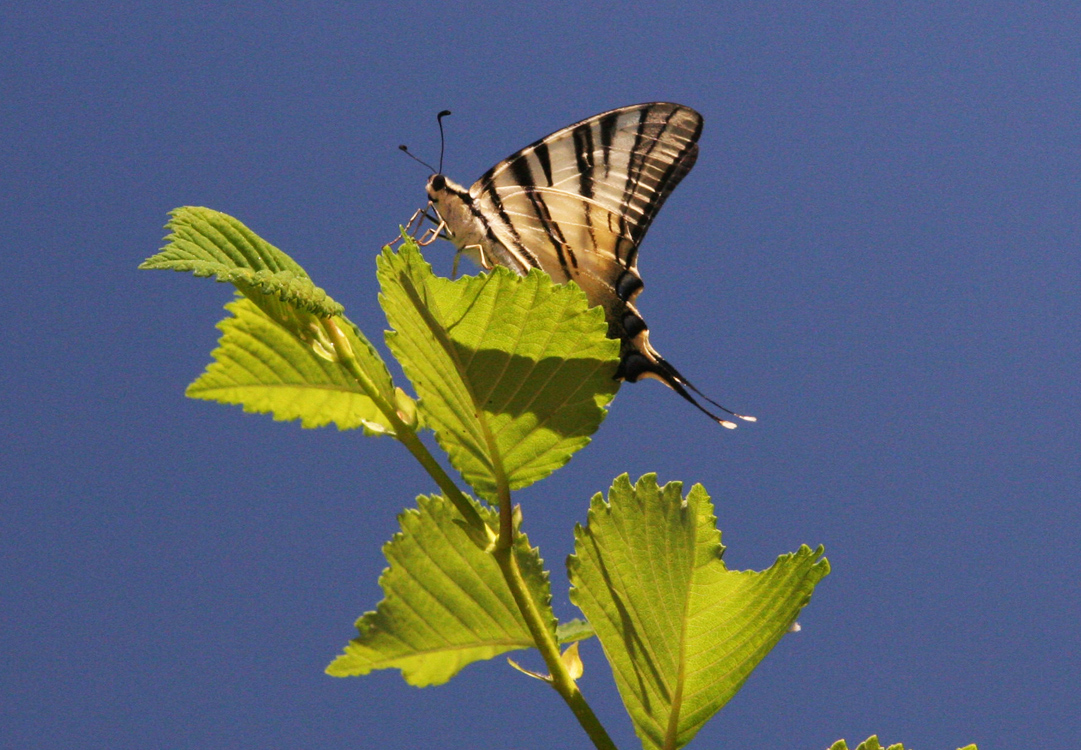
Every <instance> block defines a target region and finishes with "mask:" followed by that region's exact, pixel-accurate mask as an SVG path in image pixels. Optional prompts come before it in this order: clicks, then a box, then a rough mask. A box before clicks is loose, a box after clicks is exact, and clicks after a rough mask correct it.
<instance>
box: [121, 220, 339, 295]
mask: <svg viewBox="0 0 1081 750" xmlns="http://www.w3.org/2000/svg"><path fill="white" fill-rule="evenodd" d="M171 215H172V219H171V220H170V221H169V223H168V224H166V225H165V226H166V228H167V229H169V230H170V234H169V235H168V236H167V237H166V238H165V239H166V240H168V242H169V244H167V245H166V246H165V247H163V248H162V249H161V252H159V253H158V254H157V255H153V256H151V257H150V258H147V259H146V260H145V261H143V263H142V265H140V266H139V268H142V269H154V268H164V269H170V270H173V271H192V272H193V273H194V274H195V275H196V276H215V277H217V280H218V281H228V282H230V283H232V284H234V285H236V287H237V288H238V289H240V291H242V292H244V294H245V295H247V296H249V297H251V298H252V299H253V301H255V302H256V304H259V305H260V306H261V307H262V306H263V304H264V301H263V300H262V299H260V298H261V297H265V296H268V295H273V296H274V297H276V298H277V299H279V300H281V301H282V302H285V303H287V304H288V305H289V306H290V307H294V308H300V309H302V310H307V311H309V312H312V313H315V314H316V315H319V316H322V317H330V316H332V315H341V314H342V312H343V308H342V306H341V305H339V304H338V303H337V302H335V301H334V300H332V299H331V298H330V297H329V296H327V293H326V292H324V291H323V290H322V289H320V288H319V287H317V286H315V284H313V283H312V280H311V278H309V277H308V274H307V273H305V271H304V269H303V268H301V267H300V265H299V264H297V263H296V261H294V260H293V259H292V258H290V257H289V256H288V255H286V254H285V253H283V252H282V251H281V250H279V249H278V248H276V247H274V246H273V245H271V244H270V243H269V242H267V241H266V240H264V239H262V238H261V237H259V236H258V235H257V234H255V232H253V231H251V230H250V229H248V228H247V227H246V226H244V225H243V224H242V223H240V222H239V221H238V220H236V219H234V218H233V217H232V216H229V215H227V214H223V213H220V212H218V211H214V210H212V209H209V208H203V207H201V206H184V207H182V208H177V209H175V210H174V211H173V212H172V214H171ZM267 312H268V313H269V314H270V315H271V316H274V311H273V310H267Z"/></svg>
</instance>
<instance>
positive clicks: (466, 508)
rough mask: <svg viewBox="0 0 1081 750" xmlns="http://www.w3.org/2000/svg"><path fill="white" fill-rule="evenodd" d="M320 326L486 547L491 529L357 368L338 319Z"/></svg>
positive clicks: (402, 442)
mask: <svg viewBox="0 0 1081 750" xmlns="http://www.w3.org/2000/svg"><path fill="white" fill-rule="evenodd" d="M323 327H324V329H325V330H326V331H327V334H328V335H329V336H330V339H331V341H333V342H334V349H335V351H336V353H337V354H338V358H339V361H340V362H341V363H342V364H343V365H345V368H346V369H347V370H349V374H350V375H352V376H353V379H354V380H356V381H357V385H359V386H360V388H361V390H363V391H364V395H366V396H367V397H368V398H370V399H371V400H372V401H373V402H375V406H376V408H378V409H379V411H381V412H382V413H383V416H385V417H386V418H387V421H388V422H390V424H391V426H392V427H393V428H394V436H395V437H396V438H398V441H399V442H400V443H401V444H402V445H404V446H405V447H406V450H408V451H409V452H410V453H412V454H413V457H414V458H415V459H417V461H418V462H419V463H420V465H421V466H423V467H424V470H425V471H427V472H428V475H429V476H430V477H431V478H432V479H433V480H435V483H436V485H437V486H438V487H439V489H440V490H441V491H442V492H443V495H444V496H445V497H446V498H447V499H448V500H450V501H451V503H453V504H454V507H455V508H457V509H458V512H459V513H461V515H462V518H464V519H465V521H466V523H467V524H468V527H469V528H470V529H472V530H473V531H474V534H473V537H474V541H475V542H478V544H480V545H481V546H483V547H487V546H488V544H489V543H490V541H491V539H490V535H491V530H489V529H488V525H487V524H486V523H485V522H484V520H483V519H482V518H481V517H480V514H479V513H477V509H476V508H474V507H473V504H472V503H471V502H469V499H468V498H466V496H465V495H463V494H462V491H461V490H460V489H458V486H457V485H456V484H454V480H453V479H451V478H450V476H448V475H447V472H445V471H444V470H443V467H442V466H440V465H439V462H438V461H436V460H435V457H434V456H433V455H432V454H431V452H429V451H428V449H427V448H426V447H425V446H424V443H422V442H421V441H420V437H419V436H418V435H417V433H416V430H414V429H413V428H412V427H411V426H409V425H407V424H406V423H405V422H404V421H403V420H402V418H401V417H399V416H398V409H397V408H396V407H395V406H394V405H393V404H392V403H390V402H389V401H387V400H386V399H385V398H383V396H382V395H381V394H380V393H379V391H378V390H377V389H376V387H375V384H374V383H373V382H372V381H371V379H370V378H369V377H368V375H367V373H365V372H364V370H363V369H362V368H361V367H360V363H359V362H357V359H356V356H355V355H353V350H352V347H351V346H350V344H349V341H348V339H346V338H345V334H343V333H342V331H341V329H340V328H339V327H338V324H337V322H336V321H335V320H334V319H332V318H324V319H323ZM478 535H479V536H478Z"/></svg>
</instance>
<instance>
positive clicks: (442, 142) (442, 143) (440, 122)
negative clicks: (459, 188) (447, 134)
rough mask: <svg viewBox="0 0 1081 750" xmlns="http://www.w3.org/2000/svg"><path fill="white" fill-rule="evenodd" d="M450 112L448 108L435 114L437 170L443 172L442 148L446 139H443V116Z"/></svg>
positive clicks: (444, 146)
mask: <svg viewBox="0 0 1081 750" xmlns="http://www.w3.org/2000/svg"><path fill="white" fill-rule="evenodd" d="M449 114H451V112H450V110H449V109H444V110H443V111H442V112H440V113H439V114H438V115H436V116H435V121H436V122H438V123H439V172H438V174H443V150H444V149H445V148H446V145H447V144H446V141H445V140H444V139H443V118H444V117H446V116H447V115H449Z"/></svg>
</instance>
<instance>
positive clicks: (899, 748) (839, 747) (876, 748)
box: [829, 735, 976, 750]
mask: <svg viewBox="0 0 1081 750" xmlns="http://www.w3.org/2000/svg"><path fill="white" fill-rule="evenodd" d="M829 750H848V745H847V744H846V743H845V741H844V740H837V741H836V742H834V743H833V744H832V745H830V748H829ZM856 750H882V745H881V744H879V742H878V737H877V736H875V735H872V736H870V737H868V738H867V739H865V740H864V741H863V742H861V743H860V744H859V746H858V747H857V748H856ZM886 750H905V748H904V746H903V745H902V744H901V743H900V742H898V743H897V744H896V745H890V746H889V747H888V748H886ZM958 750H976V746H975V745H965V746H964V747H962V748H959V749H958Z"/></svg>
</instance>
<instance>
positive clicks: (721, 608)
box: [568, 474, 829, 748]
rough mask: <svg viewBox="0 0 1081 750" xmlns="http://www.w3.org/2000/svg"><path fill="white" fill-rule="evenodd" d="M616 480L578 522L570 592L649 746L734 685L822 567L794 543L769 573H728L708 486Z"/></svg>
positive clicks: (670, 741) (689, 729) (719, 701)
mask: <svg viewBox="0 0 1081 750" xmlns="http://www.w3.org/2000/svg"><path fill="white" fill-rule="evenodd" d="M681 489H682V485H681V484H680V483H678V482H672V483H670V484H667V485H665V486H664V487H658V486H657V481H656V477H655V476H654V475H652V474H647V475H646V476H644V477H642V478H641V479H640V480H639V481H638V483H637V485H635V486H633V487H632V486H631V484H630V481H629V480H628V479H627V477H626V475H623V476H622V477H620V478H618V479H617V480H616V481H615V483H614V485H613V487H612V488H611V490H610V491H609V493H608V501H607V502H605V500H604V499H603V498H602V497H601V495H599V494H598V495H597V496H596V497H594V498H593V501H592V503H591V505H590V510H589V523H588V525H587V526H586V527H582V526H578V527H577V528H576V529H575V553H574V555H573V556H572V557H571V558H570V559H569V560H568V568H569V572H570V577H571V582H572V584H573V586H574V588H573V589H572V590H571V601H573V602H574V603H575V604H576V605H578V607H579V608H580V609H581V610H582V612H584V613H585V615H586V618H587V619H588V620H589V622H590V624H592V625H593V627H594V629H595V630H596V632H597V637H598V638H599V639H600V642H601V645H602V646H603V647H604V651H605V654H606V655H607V656H608V660H609V663H610V664H611V666H612V671H613V674H614V675H615V679H616V685H617V686H618V687H619V692H620V695H621V696H622V697H623V702H624V705H625V706H626V708H627V711H628V713H629V714H630V716H631V719H632V721H633V722H634V727H635V731H636V732H637V733H638V736H639V738H640V739H641V740H642V744H643V746H644V747H646V748H676V747H682V746H683V745H685V744H687V743H688V742H690V740H691V738H692V737H694V735H695V733H696V732H697V731H698V730H699V729H700V728H701V727H702V725H703V724H705V722H706V721H707V720H708V719H709V718H710V717H711V716H713V714H714V713H716V712H717V710H718V709H720V708H721V706H723V705H724V704H725V703H726V702H727V701H728V700H729V699H730V698H731V697H732V696H733V695H734V694H735V693H736V691H737V690H738V689H739V687H740V686H741V685H742V684H743V682H744V680H746V679H747V676H748V675H749V674H750V673H751V670H752V669H754V667H755V666H756V665H757V664H758V662H759V661H761V659H762V658H763V657H764V656H765V655H766V654H767V653H768V652H769V650H770V649H772V648H773V646H774V645H776V643H777V641H779V640H780V639H781V637H782V636H783V635H784V634H785V633H786V632H787V631H788V628H789V626H790V625H791V623H792V622H793V621H794V620H795V619H796V616H797V614H798V613H799V611H800V609H801V608H802V607H803V606H804V605H805V604H806V603H807V602H808V600H809V599H810V596H811V592H812V591H813V590H814V587H815V584H817V583H818V581H819V580H821V579H822V577H823V576H825V575H826V574H827V573H828V572H829V564H828V563H827V562H826V560H825V559H821V555H822V550H821V548H819V549H818V550H811V549H810V548H808V547H802V548H800V550H799V551H798V552H795V553H793V554H789V555H783V556H781V557H780V558H778V560H777V562H776V563H774V565H773V566H772V567H770V568H769V569H768V570H765V571H762V572H755V571H732V570H728V568H727V567H725V565H724V563H723V562H722V561H721V552H722V551H723V547H722V546H721V537H720V532H719V531H718V530H717V528H716V518H715V517H714V515H713V505H712V503H711V502H710V499H709V496H708V495H707V494H706V491H705V490H704V489H703V488H702V487H701V486H700V485H695V486H694V487H693V488H692V489H691V492H690V494H689V495H688V496H687V497H686V499H685V500H684V498H683V497H682V496H681V494H680V492H681Z"/></svg>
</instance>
